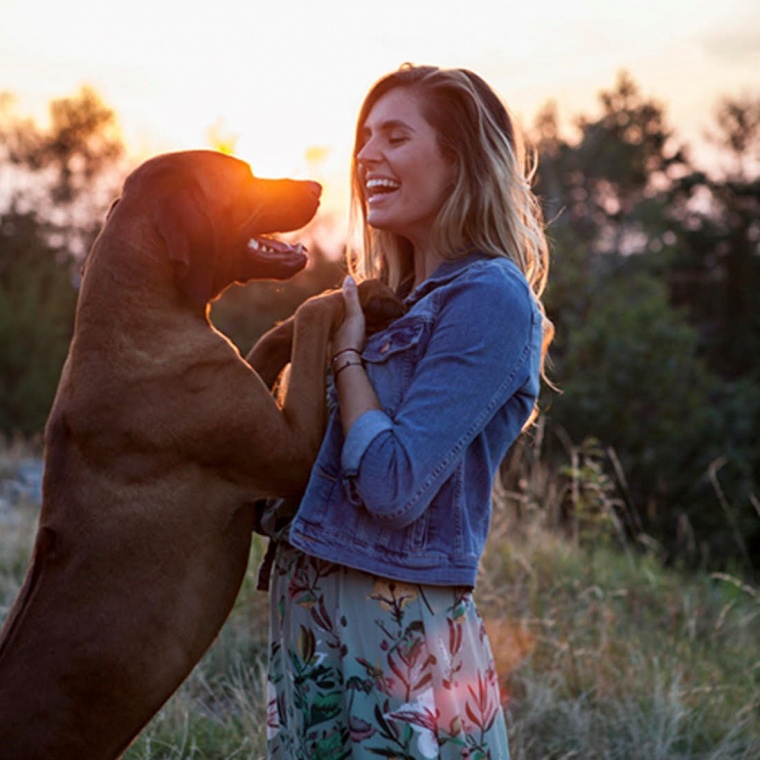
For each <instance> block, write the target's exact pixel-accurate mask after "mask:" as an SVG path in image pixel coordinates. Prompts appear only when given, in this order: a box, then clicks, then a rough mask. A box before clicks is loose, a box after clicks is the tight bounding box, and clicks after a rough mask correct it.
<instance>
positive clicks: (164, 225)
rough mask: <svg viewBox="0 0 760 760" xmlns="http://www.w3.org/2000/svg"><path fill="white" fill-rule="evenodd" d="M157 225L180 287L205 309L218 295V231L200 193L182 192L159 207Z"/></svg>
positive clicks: (168, 196)
mask: <svg viewBox="0 0 760 760" xmlns="http://www.w3.org/2000/svg"><path fill="white" fill-rule="evenodd" d="M153 221H154V224H155V226H156V229H157V230H158V233H159V234H160V235H161V237H162V238H163V239H164V242H165V243H166V249H167V252H168V254H169V260H170V261H171V262H172V263H173V264H174V277H175V281H176V283H177V287H178V288H179V289H180V290H181V291H182V292H183V293H185V295H187V296H188V297H189V298H191V299H192V300H193V301H195V302H196V303H197V304H199V305H201V306H205V305H206V304H207V303H208V302H209V301H210V300H211V298H212V296H213V295H215V293H214V269H215V265H216V255H215V250H216V246H215V230H214V224H213V222H212V221H211V219H210V217H209V216H208V214H207V213H206V211H205V209H204V204H203V202H202V201H201V200H200V199H199V197H198V194H197V192H193V190H192V189H191V188H186V187H183V188H178V189H176V190H175V191H174V192H171V193H167V194H166V195H165V197H164V198H163V199H162V200H161V202H160V203H158V204H157V205H156V208H155V210H154V215H153Z"/></svg>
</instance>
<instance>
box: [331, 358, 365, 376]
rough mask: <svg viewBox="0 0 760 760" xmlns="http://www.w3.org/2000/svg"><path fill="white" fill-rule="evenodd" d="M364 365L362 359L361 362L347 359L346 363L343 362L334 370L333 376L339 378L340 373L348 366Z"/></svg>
mask: <svg viewBox="0 0 760 760" xmlns="http://www.w3.org/2000/svg"><path fill="white" fill-rule="evenodd" d="M363 366H364V362H361V361H359V362H352V361H347V362H346V363H345V364H342V365H341V366H340V367H338V369H334V370H333V377H335V378H337V377H338V375H339V374H340V373H341V372H343V370H344V369H347V368H348V367H363Z"/></svg>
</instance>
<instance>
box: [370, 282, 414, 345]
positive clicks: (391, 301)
mask: <svg viewBox="0 0 760 760" xmlns="http://www.w3.org/2000/svg"><path fill="white" fill-rule="evenodd" d="M359 301H360V302H361V305H362V310H363V311H364V318H365V320H366V332H367V335H372V334H373V333H376V332H380V330H384V329H385V328H386V327H388V325H389V324H390V323H391V322H393V321H394V320H396V319H398V318H399V317H401V316H403V315H404V314H406V311H407V309H406V306H404V303H403V301H401V299H400V298H399V297H398V296H397V295H396V294H395V293H394V292H393V291H392V290H391V289H390V288H389V287H388V286H387V285H384V284H383V283H382V282H380V280H364V282H361V283H359Z"/></svg>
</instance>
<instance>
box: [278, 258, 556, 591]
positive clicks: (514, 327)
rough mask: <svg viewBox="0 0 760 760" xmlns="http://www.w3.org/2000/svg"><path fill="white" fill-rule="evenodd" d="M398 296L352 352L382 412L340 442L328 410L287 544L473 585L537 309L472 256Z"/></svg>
mask: <svg viewBox="0 0 760 760" xmlns="http://www.w3.org/2000/svg"><path fill="white" fill-rule="evenodd" d="M406 303H407V306H408V307H409V310H408V312H407V313H406V314H405V315H404V316H403V317H401V318H399V319H397V320H396V321H395V322H393V323H392V324H391V325H390V327H388V328H387V329H386V330H384V331H382V332H380V333H377V334H375V335H373V336H372V337H371V338H370V339H369V340H368V341H367V343H366V345H365V347H364V351H363V358H364V363H365V366H366V370H367V374H368V376H369V379H370V381H371V383H372V385H373V387H374V389H375V392H376V393H377V396H378V399H379V401H380V405H381V407H382V411H378V410H371V411H368V412H365V413H364V414H362V415H361V416H360V417H359V418H358V419H357V420H356V422H355V423H354V424H353V426H352V427H351V429H350V430H349V432H348V435H347V436H346V437H345V440H344V436H343V432H342V427H341V422H340V419H339V416H338V415H339V412H338V411H336V412H335V413H333V415H332V416H331V418H330V420H329V423H328V427H327V431H326V434H325V438H324V441H323V443H322V447H321V449H320V452H319V455H318V457H317V460H316V463H315V466H314V468H313V470H312V474H311V478H310V480H309V483H308V485H307V488H306V491H305V494H304V496H303V498H302V500H301V503H300V506H299V508H298V511H297V513H296V516H295V518H294V519H293V522H292V523H291V525H290V529H289V531H288V535H287V540H288V541H289V542H290V543H291V544H293V545H294V546H296V547H298V548H300V549H301V550H303V551H305V552H306V553H308V554H311V555H315V556H317V557H321V558H323V559H326V560H329V561H332V562H336V563H339V564H343V565H347V566H350V567H353V568H357V569H359V570H363V571H365V572H368V573H372V574H375V575H380V576H384V577H387V578H391V579H395V580H402V581H407V582H412V583H423V584H433V585H452V586H473V585H474V583H475V577H476V574H477V571H478V564H479V561H480V557H481V554H482V552H483V548H484V545H485V541H486V536H487V533H488V527H489V522H490V518H491V488H492V484H493V480H494V475H495V472H496V469H497V467H498V466H499V464H500V462H501V460H502V459H503V457H504V455H505V453H506V451H507V449H508V448H509V446H510V445H511V444H512V443H513V442H514V440H515V439H516V438H517V436H518V435H519V434H520V431H521V429H522V427H523V424H524V423H525V421H526V420H527V418H528V416H529V414H530V413H531V411H532V409H533V406H534V402H535V401H536V397H537V395H538V390H539V359H540V353H541V341H542V318H541V314H540V312H539V310H538V307H537V305H536V303H535V301H534V299H533V297H532V295H531V292H530V288H529V286H528V283H527V281H526V279H525V277H524V276H523V274H522V273H521V272H520V270H519V269H518V268H517V266H515V264H513V263H512V262H511V261H509V260H508V259H504V258H491V257H486V256H484V255H482V254H477V253H475V254H470V255H469V256H467V257H465V258H463V259H459V260H456V261H452V262H445V263H443V264H442V265H440V266H439V267H438V269H437V270H436V271H435V273H434V274H433V275H432V276H431V277H430V278H428V279H427V280H426V281H425V282H423V283H422V284H421V285H420V286H419V287H418V288H416V290H415V291H413V292H412V293H411V294H410V295H409V296H408V297H407V299H406ZM333 392H334V391H333ZM333 400H334V399H333Z"/></svg>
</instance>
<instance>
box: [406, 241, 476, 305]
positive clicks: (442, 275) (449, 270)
mask: <svg viewBox="0 0 760 760" xmlns="http://www.w3.org/2000/svg"><path fill="white" fill-rule="evenodd" d="M488 258H490V257H489V256H487V255H486V254H484V253H481V252H480V251H473V252H472V253H468V254H467V255H465V256H462V257H461V258H458V259H453V260H452V261H444V262H443V263H442V264H440V265H439V266H438V268H437V269H436V270H435V272H433V274H431V275H430V277H428V278H427V280H425V281H424V282H421V283H420V284H419V285H418V286H417V287H416V288H415V289H414V290H413V291H412V292H411V293H409V294H408V295H406V296H405V297H404V303H405V304H406V305H407V306H412V305H413V304H415V303H417V301H419V300H420V299H421V298H423V297H424V296H426V295H427V294H428V293H430V292H431V291H432V290H435V288H437V287H440V286H441V285H445V284H446V283H447V282H451V280H453V279H455V278H456V277H458V276H459V274H461V272H462V271H463V270H465V269H467V268H468V267H469V266H470V265H471V264H473V263H474V262H476V261H482V260H484V259H488Z"/></svg>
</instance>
